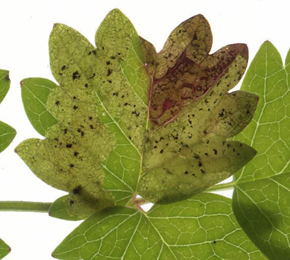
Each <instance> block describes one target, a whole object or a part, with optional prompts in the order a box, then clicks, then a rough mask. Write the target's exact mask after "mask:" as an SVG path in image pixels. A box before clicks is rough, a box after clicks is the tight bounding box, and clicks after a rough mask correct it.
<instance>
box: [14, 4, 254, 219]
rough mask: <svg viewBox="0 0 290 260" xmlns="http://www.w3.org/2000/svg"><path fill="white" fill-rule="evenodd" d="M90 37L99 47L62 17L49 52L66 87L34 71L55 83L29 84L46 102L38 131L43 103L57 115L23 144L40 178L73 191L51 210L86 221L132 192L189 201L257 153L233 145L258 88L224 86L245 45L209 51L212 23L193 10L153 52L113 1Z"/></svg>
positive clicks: (240, 69) (237, 72)
mask: <svg viewBox="0 0 290 260" xmlns="http://www.w3.org/2000/svg"><path fill="white" fill-rule="evenodd" d="M95 41H96V45H97V48H96V47H94V46H93V45H92V44H91V43H89V42H88V40H87V39H86V38H85V37H83V36H82V35H81V34H80V33H78V32H77V31H75V30H73V29H72V28H70V27H68V26H65V25H62V24H56V25H55V26H54V28H53V31H52V33H51V35H50V40H49V48H50V50H49V53H50V64H51V70H52V74H53V75H54V77H55V79H56V80H57V81H58V83H59V86H55V85H54V84H53V83H49V81H45V80H43V79H37V80H38V81H40V82H42V83H41V84H42V85H44V86H47V85H49V84H52V87H49V88H48V90H47V91H46V92H45V93H44V94H43V96H41V98H40V93H42V92H40V90H41V88H39V87H35V86H34V82H32V80H31V79H30V80H25V81H24V83H27V84H26V85H27V87H26V88H27V89H28V88H29V89H33V90H32V91H30V92H32V93H33V95H32V94H31V93H30V92H29V94H31V95H32V98H33V100H41V102H38V103H37V102H36V103H37V106H39V107H40V108H41V109H42V110H41V109H40V110H39V108H34V107H33V109H31V110H33V111H34V114H36V115H37V119H36V121H35V122H37V124H38V126H37V127H38V128H40V122H41V121H40V119H39V116H38V115H39V114H40V113H42V112H41V111H45V113H46V114H47V113H49V115H50V116H51V117H52V118H53V120H52V122H53V123H51V120H47V122H48V123H46V124H45V126H46V127H43V128H41V129H42V130H41V131H42V133H44V134H45V140H39V139H29V140H26V141H24V142H23V143H21V144H20V145H19V146H18V147H17V149H16V151H17V153H18V154H19V155H20V157H21V158H22V159H23V160H24V161H25V162H26V164H27V165H28V166H29V167H30V168H31V169H32V171H33V172H34V173H35V174H36V175H37V176H38V177H39V178H40V179H42V180H43V181H45V182H46V183H48V184H50V185H51V186H53V187H55V188H58V189H61V190H64V191H67V192H68V193H69V194H68V196H67V197H64V198H61V199H60V200H57V201H56V202H55V203H54V205H53V207H52V208H51V211H50V214H51V215H52V216H55V217H59V218H65V219H71V218H77V219H79V218H85V217H87V216H89V215H90V214H91V213H92V212H93V211H97V210H101V209H103V208H104V207H108V206H112V205H120V206H124V205H126V204H127V203H128V201H130V199H132V198H133V196H134V195H135V194H136V193H137V192H140V194H141V195H142V196H143V197H144V199H146V200H150V201H153V202H159V203H170V202H173V201H178V200H182V199H186V198H188V197H191V196H193V195H195V194H197V193H199V192H202V191H203V190H205V189H207V188H208V187H209V186H211V185H214V184H215V183H217V182H220V181H221V180H223V179H225V178H227V177H229V176H230V175H232V174H233V173H234V172H235V171H237V170H238V169H240V168H241V167H242V166H244V165H245V164H246V163H247V162H248V161H249V160H251V159H252V158H253V156H254V155H255V151H254V150H253V149H252V148H250V147H249V146H247V145H243V144H242V143H240V142H230V141H227V138H229V137H232V136H234V135H235V134H237V133H238V132H240V131H241V130H242V129H243V128H244V127H245V125H246V124H248V122H249V121H250V120H251V118H252V115H253V113H254V110H255V106H256V103H257V97H256V96H255V95H253V94H249V93H245V92H235V93H231V94H229V93H228V91H229V90H230V89H231V88H233V87H234V86H235V85H236V84H237V83H238V81H239V80H240V79H241V77H242V75H243V73H244V71H245V68H246V64H247V59H248V52H247V46H246V45H244V44H233V45H228V46H226V47H224V48H221V49H220V50H218V51H217V52H216V53H214V54H211V55H210V54H209V53H208V52H209V51H210V48H211V43H212V35H211V31H210V26H209V24H208V22H207V21H206V19H205V18H204V17H203V16H201V15H198V16H195V17H192V18H190V19H188V20H187V21H185V22H183V23H182V24H181V25H179V26H178V27H176V28H175V29H174V30H173V32H172V33H171V34H170V36H169V38H168V40H167V41H166V43H165V45H164V48H163V50H162V51H161V52H160V53H158V54H157V53H156V51H155V48H154V46H153V45H152V44H150V43H149V42H147V41H146V40H144V39H140V37H139V36H138V34H137V32H136V30H135V28H134V27H133V25H132V24H131V22H130V21H129V19H128V18H127V17H125V16H124V15H123V14H122V13H121V12H120V11H119V10H117V9H115V10H113V11H111V12H110V13H109V14H108V15H107V16H106V18H105V19H104V21H103V22H102V24H101V25H100V27H99V29H98V30H97V33H96V37H95ZM34 80H35V79H34ZM29 81H30V82H29ZM28 83H29V84H28ZM175 83H178V84H175ZM24 85H25V84H24ZM168 89H169V90H168ZM25 95H26V96H27V95H28V94H25ZM168 98H169V99H170V98H172V100H169V99H168ZM171 101H172V102H173V101H174V102H173V103H172V102H171ZM171 104H173V105H171ZM28 105H29V104H28ZM161 107H165V108H164V109H165V111H164V113H163V112H162V113H161V114H162V115H159V114H158V113H159V112H160V111H161V110H162V109H161ZM175 110H176V111H175ZM36 111H37V112H36ZM162 111H163V110H162ZM159 116H161V117H162V118H161V117H160V118H159ZM158 119H160V120H158ZM56 121H57V123H56ZM54 123H55V124H54ZM53 124H54V125H53ZM41 125H44V124H43V123H41ZM35 127H36V125H35Z"/></svg>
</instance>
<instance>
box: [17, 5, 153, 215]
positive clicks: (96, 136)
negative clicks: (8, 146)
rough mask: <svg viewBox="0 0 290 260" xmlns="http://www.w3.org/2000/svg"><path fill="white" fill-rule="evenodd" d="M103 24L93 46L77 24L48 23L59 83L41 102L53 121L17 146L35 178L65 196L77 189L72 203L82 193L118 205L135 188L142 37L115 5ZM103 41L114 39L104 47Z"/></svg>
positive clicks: (97, 205) (97, 204)
mask: <svg viewBox="0 0 290 260" xmlns="http://www.w3.org/2000/svg"><path fill="white" fill-rule="evenodd" d="M108 20H109V21H110V22H113V23H115V22H114V21H118V23H117V24H118V26H119V27H118V28H115V27H112V26H111V25H110V24H108ZM121 28H122V30H120V29H121ZM103 31H105V32H106V33H105V35H104V36H102V39H103V42H104V44H103V42H102V41H100V42H97V44H98V49H97V50H96V49H95V47H93V46H92V45H91V44H90V43H89V42H88V41H87V40H86V39H85V38H84V37H83V36H82V35H80V34H79V33H78V32H76V31H75V30H73V29H71V28H69V27H67V26H65V25H61V24H57V25H55V26H54V29H53V32H52V33H51V36H50V43H49V44H50V62H51V69H52V72H53V75H54V77H55V78H56V79H57V81H58V82H59V83H60V86H57V87H55V88H53V89H52V90H51V92H50V93H49V95H48V97H47V102H46V109H47V110H48V111H50V112H51V114H52V115H53V116H54V117H55V118H56V119H57V121H58V124H56V125H54V126H52V127H51V128H49V129H48V131H47V132H46V135H45V137H46V139H45V140H37V139H30V140H26V141H25V142H23V143H22V144H20V145H19V146H18V147H17V149H16V150H17V152H18V154H19V155H20V156H21V157H22V159H23V160H24V161H25V162H26V163H27V164H28V166H29V167H30V168H31V169H32V170H33V172H34V173H35V174H36V175H37V176H38V177H39V178H41V179H42V180H44V181H45V182H47V183H48V184H50V185H52V186H53V187H56V188H58V189H62V190H65V191H68V192H69V196H73V195H76V194H75V193H76V191H78V192H77V193H78V194H77V195H78V196H79V200H73V205H74V206H75V207H77V206H76V204H77V202H78V201H81V202H82V203H87V204H88V205H87V206H88V207H89V206H90V207H91V209H94V210H98V209H101V208H103V207H105V206H110V205H112V204H114V203H116V204H117V205H124V204H126V202H127V201H128V200H129V199H130V198H132V197H133V194H134V192H135V191H136V185H137V180H138V178H139V174H140V169H141V154H140V152H141V148H142V142H143V138H141V137H143V136H144V133H145V126H146V118H147V106H146V105H145V104H144V101H145V100H146V99H147V98H148V93H149V86H150V82H149V77H148V76H147V73H146V69H145V68H144V66H142V64H143V63H142V61H141V60H140V58H141V56H140V50H141V53H142V46H141V42H140V40H139V37H138V35H137V33H136V31H135V29H134V27H133V26H132V24H131V23H130V22H129V20H128V19H127V18H126V17H125V16H124V15H123V14H122V13H121V12H120V11H118V10H114V11H112V12H111V13H110V14H109V15H108V17H107V18H106V19H105V20H104V22H103V23H102V25H101V26H100V28H99V30H98V32H97V35H98V34H99V35H100V34H102V32H103ZM125 35H126V37H124V36H125ZM108 37H109V38H108ZM112 37H113V38H112ZM107 41H108V42H109V43H110V44H112V43H115V45H116V46H115V47H114V46H111V49H109V50H107V46H106V42H107ZM123 41H124V42H123ZM138 42H139V45H138ZM126 58H128V61H126V62H125V61H124V60H125V59H126ZM123 61H124V62H123ZM134 73H135V74H136V75H135V76H134V75H133V74H134ZM134 77H135V78H136V80H134ZM146 87H147V89H148V90H147V91H146ZM144 93H145V94H146V95H145V94H144ZM146 96H147V97H146ZM120 104H122V106H120ZM124 104H128V105H124ZM133 112H135V114H134V113H133ZM136 113H138V116H136ZM123 114H126V115H128V116H127V117H121V115H123ZM129 125H131V127H128V126H129ZM92 201H94V203H92ZM92 205H93V207H92ZM52 214H53V213H52ZM80 214H81V215H83V213H80Z"/></svg>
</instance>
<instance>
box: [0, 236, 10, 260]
mask: <svg viewBox="0 0 290 260" xmlns="http://www.w3.org/2000/svg"><path fill="white" fill-rule="evenodd" d="M10 251H11V249H10V247H9V246H8V245H7V244H6V243H5V242H4V241H3V240H2V239H0V259H2V258H4V257H5V256H6V255H7V254H9V252H10Z"/></svg>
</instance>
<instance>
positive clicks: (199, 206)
mask: <svg viewBox="0 0 290 260" xmlns="http://www.w3.org/2000/svg"><path fill="white" fill-rule="evenodd" d="M53 256H54V257H55V258H57V259H63V260H68V259H70V260H73V259H83V260H87V259H109V258H113V259H160V260H162V259H178V260H183V259H199V260H203V259H204V260H205V259H213V258H219V259H231V260H238V259H241V260H244V259H252V260H253V259H257V260H258V259H259V260H261V259H266V258H265V257H264V256H263V255H262V254H261V253H260V252H259V251H258V250H257V248H256V247H255V246H254V245H253V244H252V243H251V241H250V240H249V239H248V238H247V236H246V235H245V233H244V232H243V231H242V229H241V228H240V227H239V225H238V223H237V221H236V220H235V217H234V215H233V212H232V209H231V200H230V199H227V198H224V197H222V196H219V195H215V194H206V193H202V194H199V195H197V196H195V197H194V198H191V199H188V200H185V201H181V202H177V203H173V204H170V205H157V206H154V207H153V208H152V209H151V210H150V212H149V213H142V212H140V211H138V210H135V209H131V208H124V207H114V208H108V209H105V210H103V211H101V212H98V213H96V214H94V215H92V216H91V217H90V218H88V219H87V220H85V221H84V222H83V223H82V224H81V225H80V226H79V227H77V228H76V229H75V230H74V231H73V232H72V233H71V234H70V235H69V236H68V237H67V238H66V239H65V240H64V241H63V242H62V243H61V244H60V245H59V246H58V247H57V248H56V250H55V251H54V252H53Z"/></svg>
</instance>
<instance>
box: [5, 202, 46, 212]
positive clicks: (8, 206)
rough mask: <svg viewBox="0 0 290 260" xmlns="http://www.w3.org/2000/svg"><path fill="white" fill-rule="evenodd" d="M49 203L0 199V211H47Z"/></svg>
mask: <svg viewBox="0 0 290 260" xmlns="http://www.w3.org/2000/svg"><path fill="white" fill-rule="evenodd" d="M50 206H51V203H48V202H47V203H46V202H29V201H0V211H17V212H41V213H48V210H49V208H50Z"/></svg>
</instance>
